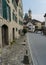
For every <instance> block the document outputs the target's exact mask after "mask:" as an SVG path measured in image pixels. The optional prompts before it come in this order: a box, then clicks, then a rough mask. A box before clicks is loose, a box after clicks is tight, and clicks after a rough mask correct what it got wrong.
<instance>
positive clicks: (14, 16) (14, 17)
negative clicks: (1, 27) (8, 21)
mask: <svg viewBox="0 0 46 65" xmlns="http://www.w3.org/2000/svg"><path fill="white" fill-rule="evenodd" d="M13 20H14V21H16V22H17V17H16V15H15V14H14V13H13Z"/></svg>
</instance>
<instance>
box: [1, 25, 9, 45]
mask: <svg viewBox="0 0 46 65" xmlns="http://www.w3.org/2000/svg"><path fill="white" fill-rule="evenodd" d="M5 45H8V27H7V25H3V26H2V46H5Z"/></svg>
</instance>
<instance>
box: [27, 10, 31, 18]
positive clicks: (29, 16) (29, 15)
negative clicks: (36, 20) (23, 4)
mask: <svg viewBox="0 0 46 65" xmlns="http://www.w3.org/2000/svg"><path fill="white" fill-rule="evenodd" d="M28 18H29V19H32V16H31V10H30V9H29V11H28Z"/></svg>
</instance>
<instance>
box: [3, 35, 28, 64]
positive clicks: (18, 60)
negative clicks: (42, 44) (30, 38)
mask: <svg viewBox="0 0 46 65" xmlns="http://www.w3.org/2000/svg"><path fill="white" fill-rule="evenodd" d="M24 40H26V38H25V37H23V36H22V38H20V39H18V40H17V42H16V43H15V44H14V45H12V47H11V48H10V47H5V48H3V50H2V65H23V63H22V61H23V57H24V55H25V52H26V49H27V46H26V42H24Z"/></svg>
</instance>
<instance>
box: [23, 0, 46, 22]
mask: <svg viewBox="0 0 46 65" xmlns="http://www.w3.org/2000/svg"><path fill="white" fill-rule="evenodd" d="M22 1H23V11H24V13H27V12H28V10H29V9H31V11H32V18H33V19H37V20H39V21H41V22H42V21H44V20H45V19H44V14H45V13H46V0H22Z"/></svg>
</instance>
